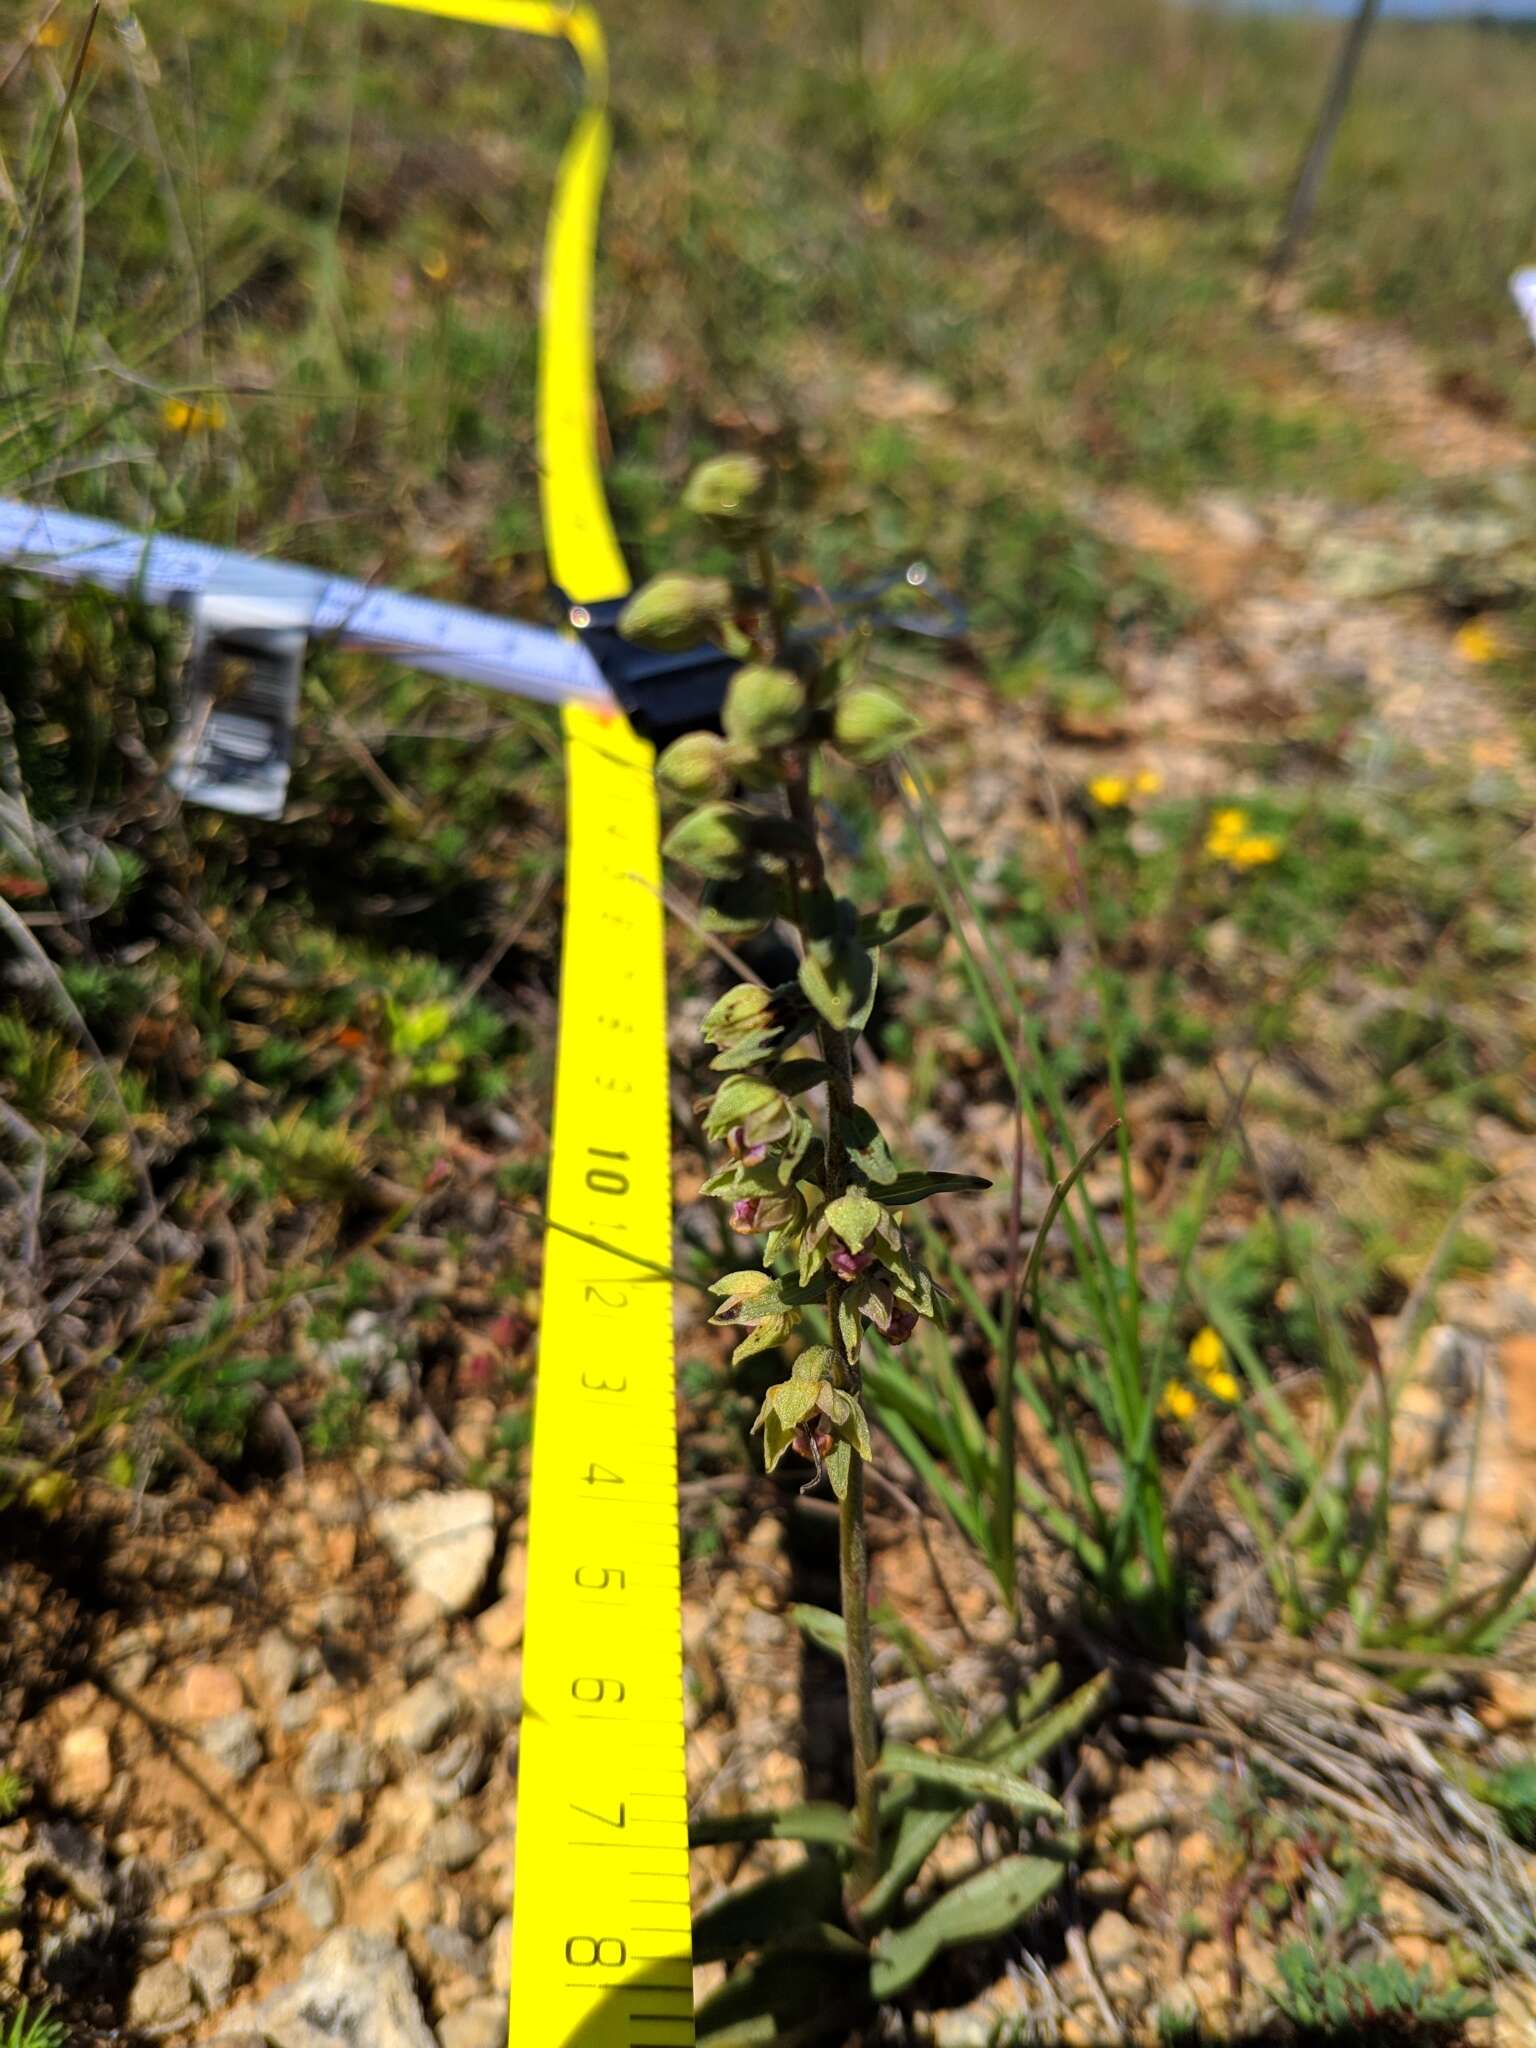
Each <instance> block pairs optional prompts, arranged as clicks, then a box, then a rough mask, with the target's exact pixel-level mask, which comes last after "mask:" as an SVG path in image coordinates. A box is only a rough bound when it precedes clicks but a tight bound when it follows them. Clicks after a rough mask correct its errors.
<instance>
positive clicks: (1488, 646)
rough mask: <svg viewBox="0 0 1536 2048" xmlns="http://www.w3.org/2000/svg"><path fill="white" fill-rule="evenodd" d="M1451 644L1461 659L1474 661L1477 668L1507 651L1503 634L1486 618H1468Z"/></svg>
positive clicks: (1497, 658)
mask: <svg viewBox="0 0 1536 2048" xmlns="http://www.w3.org/2000/svg"><path fill="white" fill-rule="evenodd" d="M1451 644H1452V645H1453V646H1454V647H1455V649H1456V652H1457V653H1458V654H1459V655H1460V656H1461V658H1462V660H1463V661H1471V662H1476V664H1477V665H1478V667H1479V668H1482V667H1485V666H1486V665H1487V663H1489V662H1490V661H1497V660H1499V658H1500V657H1501V656H1502V655H1504V654H1507V653H1508V651H1509V650H1508V648H1507V647H1506V646H1505V644H1504V639H1503V636H1502V635H1501V634H1500V633H1499V632H1498V631H1497V630H1496V628H1494V627H1493V626H1490V625H1489V624H1488V622H1487V621H1486V619H1468V621H1467V623H1466V624H1465V625H1464V626H1463V627H1462V628H1461V631H1460V632H1459V633H1458V634H1457V635H1456V638H1455V640H1454V641H1453V642H1452V643H1451Z"/></svg>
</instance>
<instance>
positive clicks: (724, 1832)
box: [688, 1799, 854, 1850]
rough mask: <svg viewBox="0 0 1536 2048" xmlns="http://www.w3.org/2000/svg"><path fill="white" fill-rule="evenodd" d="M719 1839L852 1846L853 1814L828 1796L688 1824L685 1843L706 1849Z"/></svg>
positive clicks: (708, 1816)
mask: <svg viewBox="0 0 1536 2048" xmlns="http://www.w3.org/2000/svg"><path fill="white" fill-rule="evenodd" d="M720 1842H811V1843H815V1844H816V1845H817V1846H819V1847H821V1848H826V1849H850V1850H851V1849H852V1848H853V1845H854V1827H853V1816H852V1814H851V1813H849V1811H848V1809H847V1808H846V1807H843V1806H837V1805H835V1804H834V1803H833V1802H832V1801H831V1800H830V1799H808V1800H805V1801H804V1802H803V1803H802V1804H801V1805H799V1806H786V1807H784V1808H782V1809H780V1810H778V1811H765V1812H757V1813H720V1814H713V1815H705V1816H703V1817H701V1818H697V1819H694V1820H691V1821H690V1822H689V1823H688V1846H689V1847H690V1848H691V1849H707V1848H711V1847H713V1846H714V1845H715V1844H717V1843H720Z"/></svg>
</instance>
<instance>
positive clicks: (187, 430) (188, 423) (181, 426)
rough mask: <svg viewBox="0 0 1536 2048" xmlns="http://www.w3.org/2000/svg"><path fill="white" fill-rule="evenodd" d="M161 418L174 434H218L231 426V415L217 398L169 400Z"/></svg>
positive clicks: (163, 407)
mask: <svg viewBox="0 0 1536 2048" xmlns="http://www.w3.org/2000/svg"><path fill="white" fill-rule="evenodd" d="M160 417H161V419H163V420H164V421H165V424H166V425H167V426H168V427H169V428H170V430H171V432H172V433H173V434H217V433H220V432H221V431H222V430H223V429H224V428H225V427H227V426H228V425H229V414H228V413H227V412H226V411H225V410H224V408H223V406H222V405H220V403H219V401H218V400H217V399H216V398H210V399H208V400H207V401H206V402H204V403H200V402H199V401H198V400H197V399H195V398H168V399H167V400H166V401H165V403H164V404H163V405H162V406H161V408H160Z"/></svg>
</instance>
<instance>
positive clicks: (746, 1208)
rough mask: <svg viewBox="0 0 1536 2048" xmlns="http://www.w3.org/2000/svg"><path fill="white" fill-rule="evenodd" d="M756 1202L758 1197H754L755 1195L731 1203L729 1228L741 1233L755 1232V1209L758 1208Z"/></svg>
mask: <svg viewBox="0 0 1536 2048" xmlns="http://www.w3.org/2000/svg"><path fill="white" fill-rule="evenodd" d="M758 1200H759V1197H758V1196H756V1195H748V1196H745V1197H743V1199H742V1200H741V1201H739V1202H732V1204H731V1228H732V1230H741V1231H749V1230H756V1228H757V1208H758Z"/></svg>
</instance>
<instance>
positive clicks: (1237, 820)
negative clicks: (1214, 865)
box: [1205, 810, 1248, 860]
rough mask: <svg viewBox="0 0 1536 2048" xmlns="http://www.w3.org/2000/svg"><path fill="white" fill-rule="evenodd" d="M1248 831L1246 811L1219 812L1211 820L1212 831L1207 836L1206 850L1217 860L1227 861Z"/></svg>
mask: <svg viewBox="0 0 1536 2048" xmlns="http://www.w3.org/2000/svg"><path fill="white" fill-rule="evenodd" d="M1247 829H1248V813H1247V812H1246V811H1236V810H1227V811H1217V812H1216V814H1215V816H1214V817H1213V818H1212V819H1211V827H1210V830H1209V831H1208V832H1207V833H1206V835H1205V850H1206V852H1207V853H1209V854H1212V855H1214V856H1215V858H1216V859H1217V860H1225V859H1226V857H1227V855H1228V854H1229V853H1230V852H1231V851H1232V849H1233V847H1234V846H1236V844H1237V842H1238V840H1239V839H1241V838H1242V836H1243V834H1244V833H1245V832H1246V831H1247Z"/></svg>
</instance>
